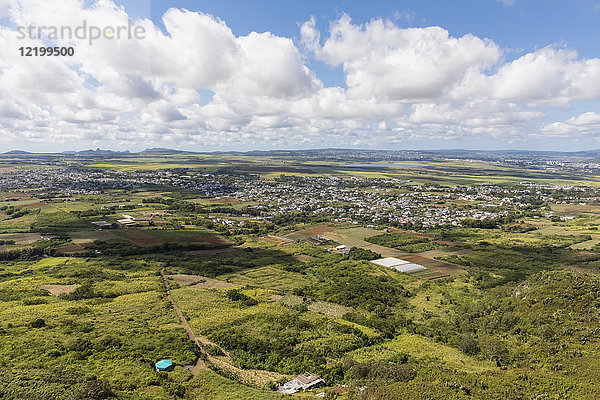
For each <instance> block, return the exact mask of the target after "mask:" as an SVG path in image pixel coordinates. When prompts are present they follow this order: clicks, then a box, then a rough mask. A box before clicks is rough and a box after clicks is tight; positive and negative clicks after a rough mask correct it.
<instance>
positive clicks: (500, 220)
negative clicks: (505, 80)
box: [0, 152, 600, 400]
mask: <svg viewBox="0 0 600 400" xmlns="http://www.w3.org/2000/svg"><path fill="white" fill-rule="evenodd" d="M32 157H33V156H32ZM23 160H24V159H23ZM23 160H20V159H19V160H17V159H15V160H12V159H11V160H8V161H7V163H8V164H6V165H21V163H23V162H24V161H23ZM42 161H43V162H47V163H50V164H52V168H55V169H56V170H61V169H64V170H67V169H66V168H65V166H64V165H63V164H61V163H62V162H63V161H62V160H61V159H48V160H41V159H40V160H37V161H36V163H37V162H42ZM361 161H362V160H361V159H360V158H357V159H356V160H350V161H349V160H346V159H343V157H341V156H339V155H336V153H334V155H332V156H331V157H330V158H327V159H319V158H318V157H317V158H315V156H314V155H313V154H312V153H306V154H304V155H303V156H302V157H301V158H295V156H294V157H292V156H290V155H289V154H287V153H285V152H282V153H280V154H278V155H268V156H267V155H253V156H248V155H239V154H206V155H192V154H178V155H160V156H158V157H154V156H148V157H144V156H122V157H119V158H116V159H112V158H110V157H105V158H102V159H100V158H94V157H90V158H86V157H81V158H74V159H69V161H68V162H69V163H74V164H77V165H78V168H82V171H84V172H86V171H93V172H94V173H97V172H98V171H102V173H101V175H102V176H105V175H106V176H109V177H110V180H109V181H110V182H111V184H108V183H107V182H105V181H106V180H105V179H104V178H102V180H101V181H100V183H98V182H96V183H97V187H94V188H93V190H91V189H90V191H89V192H86V191H85V190H81V191H80V192H79V193H83V194H77V195H72V194H71V193H73V192H72V191H68V190H65V191H61V190H58V189H52V190H49V188H47V187H42V186H41V185H40V187H37V186H36V187H29V188H27V189H26V190H24V189H22V188H21V187H19V188H18V189H11V191H7V192H3V193H0V198H1V201H0V203H1V204H0V232H1V233H0V246H2V248H1V249H0V398H3V399H4V398H6V399H56V398H65V399H112V398H114V399H124V400H125V399H127V400H129V399H136V400H137V399H139V400H145V399H248V400H250V399H259V400H261V399H269V400H270V399H283V398H314V395H315V392H309V393H304V394H298V395H292V396H284V395H280V394H278V393H276V392H273V391H272V390H270V389H273V388H275V387H276V386H277V384H278V383H282V382H286V381H288V380H290V379H291V378H293V377H294V376H296V375H298V374H305V373H309V372H311V373H316V374H318V375H319V376H320V377H322V378H323V379H324V380H325V381H326V383H327V386H328V387H327V388H326V389H319V390H325V391H326V392H327V394H326V398H336V396H337V398H339V399H340V400H343V399H347V400H366V399H389V400H395V399H490V400H491V399H494V400H495V399H511V400H512V399H514V400H517V399H563V398H564V399H569V398H571V399H595V398H597V397H598V395H600V389H598V387H597V386H598V385H597V384H596V382H597V375H598V373H599V372H600V358H599V355H600V325H599V324H600V318H598V309H599V308H600V275H599V274H600V244H599V242H600V205H599V204H598V201H597V199H598V195H599V194H598V191H597V190H596V189H594V188H593V187H591V186H583V185H581V186H574V185H575V184H574V182H588V181H589V182H598V178H597V176H596V175H594V176H592V175H590V174H586V173H583V172H577V171H570V172H568V171H565V170H559V169H557V170H556V171H555V172H552V171H545V170H543V169H538V168H534V167H533V166H531V165H529V164H527V165H526V166H516V165H512V164H511V165H509V164H504V163H500V162H494V163H492V162H483V161H472V160H471V161H469V162H466V161H461V160H447V161H440V160H439V159H435V160H426V161H423V163H424V164H426V165H427V168H404V169H403V168H393V169H385V168H381V169H377V168H375V169H367V168H360V167H357V168H355V167H347V166H343V165H344V164H347V163H351V162H352V163H353V162H361ZM32 162H33V161H32ZM36 165H37V164H36ZM38 167H39V166H38ZM69 168H70V169H69V170H68V171H70V172H69V173H76V172H73V171H74V169H73V168H71V166H69ZM86 168H87V169H86ZM557 168H558V167H557ZM115 171H118V172H115ZM136 171H144V172H143V173H141V175H140V174H138V173H137V172H136ZM154 172H156V175H153V174H154ZM11 173H12V172H11ZM18 173H19V172H18V171H17V172H14V174H18ZM111 174H112V175H111ZM3 176H6V175H3ZM8 176H9V177H10V176H12V175H10V173H9V174H8ZM15 176H18V175H15ZM51 176H52V177H53V178H52V179H56V178H55V177H56V176H57V175H56V174H54V173H52V174H51ZM149 176H152V177H153V178H156V182H157V183H156V184H147V183H143V184H141V183H140V184H139V185H138V186H136V184H132V182H138V181H136V180H137V179H138V178H140V177H141V181H143V182H147V181H148V177H149ZM120 179H124V182H126V184H124V185H122V186H121V187H118V185H117V184H115V185H113V183H114V182H119V180H120ZM525 180H526V181H527V182H529V181H532V182H537V183H523V184H519V182H523V181H525ZM165 181H167V183H165ZM158 182H159V183H158ZM182 182H183V183H182ZM53 183H54V182H53ZM540 183H542V184H543V183H549V184H551V185H540ZM562 183H565V184H568V185H569V186H552V185H558V184H562ZM195 184H198V185H197V186H194V185H195ZM55 186H56V187H60V185H55ZM243 188H253V189H254V188H256V189H260V190H257V192H259V193H260V195H255V194H253V192H252V191H251V190H247V191H244V190H243ZM331 191H335V193H336V197H335V198H332V197H331V196H330V193H331ZM86 193H87V194H86ZM273 193H275V194H273ZM306 193H308V194H306ZM234 196H235V197H234ZM344 196H345V197H344ZM407 203H410V204H409V205H410V207H404V204H407ZM331 210H333V211H331ZM123 219H125V221H123ZM119 220H120V221H121V222H119ZM101 221H105V222H106V224H104V223H102V222H101ZM92 222H95V223H96V224H92ZM98 225H100V226H98ZM400 229H402V231H400ZM384 231H385V232H390V231H391V232H393V233H386V234H382V232H384ZM338 244H339V245H345V246H348V247H349V248H350V249H349V251H347V250H348V248H347V247H346V248H341V250H340V249H335V246H337V245H338ZM332 248H333V249H332ZM338 250H339V251H340V253H338ZM342 252H347V254H341V253H342ZM407 253H411V254H407ZM63 255H69V257H63ZM380 257H398V258H402V259H406V260H407V261H409V262H414V263H418V264H422V265H424V266H425V267H426V268H427V269H425V270H421V271H417V272H413V273H408V274H407V273H400V272H397V271H396V270H393V269H389V268H385V267H381V266H378V265H375V264H373V263H370V262H369V261H370V260H373V259H376V258H380ZM161 274H164V280H163V275H161ZM167 288H168V289H167ZM180 317H181V318H182V319H183V322H182V320H181V319H180ZM184 327H186V328H189V330H186V328H184ZM190 332H191V333H190ZM188 335H190V336H188ZM190 337H192V339H193V340H190ZM161 359H170V360H172V361H173V362H174V363H175V368H174V370H173V371H170V372H157V371H155V369H154V363H155V362H156V361H158V360H161ZM337 392H340V395H339V396H338V394H337Z"/></svg>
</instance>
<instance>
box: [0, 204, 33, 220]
mask: <svg viewBox="0 0 600 400" xmlns="http://www.w3.org/2000/svg"><path fill="white" fill-rule="evenodd" d="M0 211H2V212H3V213H4V214H6V215H8V217H9V218H10V219H15V218H20V217H22V216H24V215H27V214H29V211H28V210H27V209H25V208H23V207H17V206H2V207H0Z"/></svg>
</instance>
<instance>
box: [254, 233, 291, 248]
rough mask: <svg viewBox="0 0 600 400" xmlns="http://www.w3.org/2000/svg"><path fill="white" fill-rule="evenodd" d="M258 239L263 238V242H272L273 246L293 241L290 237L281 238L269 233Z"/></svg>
mask: <svg viewBox="0 0 600 400" xmlns="http://www.w3.org/2000/svg"><path fill="white" fill-rule="evenodd" d="M258 240H263V241H265V242H268V243H272V244H274V245H275V246H283V245H284V244H290V243H294V241H293V240H291V239H285V238H281V237H278V236H271V235H266V236H261V237H259V238H258Z"/></svg>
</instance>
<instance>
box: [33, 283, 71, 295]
mask: <svg viewBox="0 0 600 400" xmlns="http://www.w3.org/2000/svg"><path fill="white" fill-rule="evenodd" d="M79 286H81V285H42V286H40V289H43V290H47V291H48V292H50V295H52V296H58V295H61V294H69V293H72V292H73V291H74V290H75V289H77V288H78V287H79Z"/></svg>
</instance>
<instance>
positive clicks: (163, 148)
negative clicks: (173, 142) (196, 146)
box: [140, 147, 190, 154]
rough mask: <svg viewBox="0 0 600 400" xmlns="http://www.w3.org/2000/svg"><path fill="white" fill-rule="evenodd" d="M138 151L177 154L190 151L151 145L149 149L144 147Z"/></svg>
mask: <svg viewBox="0 0 600 400" xmlns="http://www.w3.org/2000/svg"><path fill="white" fill-rule="evenodd" d="M140 153H161V154H179V153H190V152H184V151H182V150H175V149H167V148H165V147H153V148H151V149H146V150H144V151H141V152H140Z"/></svg>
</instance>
